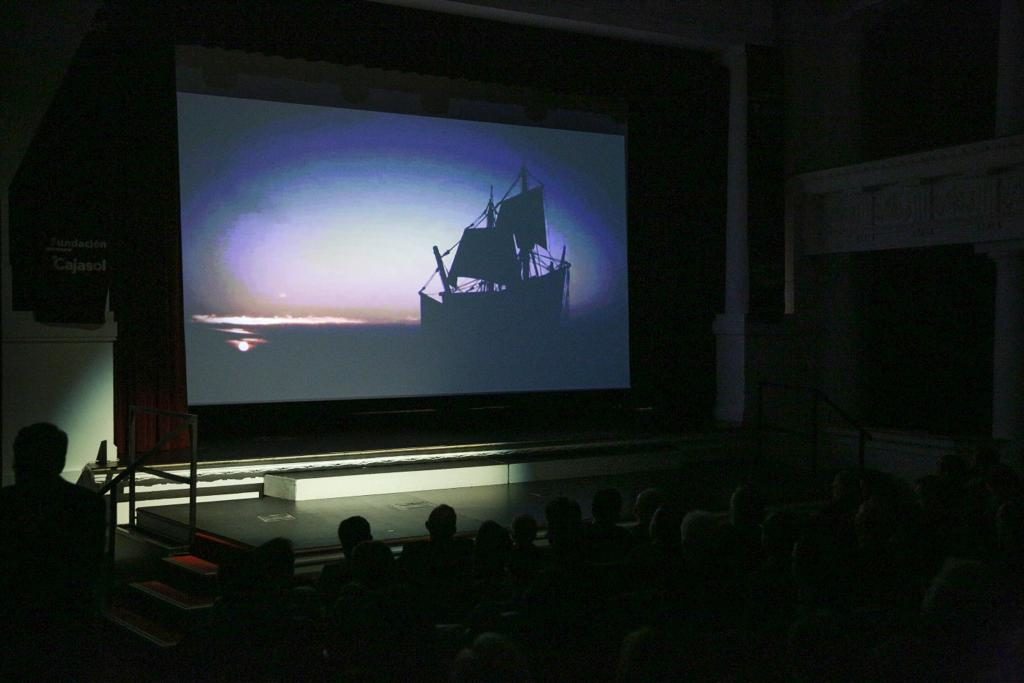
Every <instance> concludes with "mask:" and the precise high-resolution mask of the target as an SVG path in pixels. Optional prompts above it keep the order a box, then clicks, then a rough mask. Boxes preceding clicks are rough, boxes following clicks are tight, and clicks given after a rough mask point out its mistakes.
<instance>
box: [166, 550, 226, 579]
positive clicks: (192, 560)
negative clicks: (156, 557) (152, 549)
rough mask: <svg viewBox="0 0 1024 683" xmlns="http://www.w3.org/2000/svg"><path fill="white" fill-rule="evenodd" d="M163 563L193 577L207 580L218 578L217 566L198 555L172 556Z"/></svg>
mask: <svg viewBox="0 0 1024 683" xmlns="http://www.w3.org/2000/svg"><path fill="white" fill-rule="evenodd" d="M163 561H164V562H166V563H167V564H169V565H171V566H172V567H175V568H176V569H179V570H181V571H183V572H185V573H186V574H190V575H192V576H196V577H202V578H207V579H214V578H216V577H217V565H216V564H214V563H213V562H210V561H209V560H205V559H203V558H201V557H197V556H196V555H171V556H169V557H165V558H163Z"/></svg>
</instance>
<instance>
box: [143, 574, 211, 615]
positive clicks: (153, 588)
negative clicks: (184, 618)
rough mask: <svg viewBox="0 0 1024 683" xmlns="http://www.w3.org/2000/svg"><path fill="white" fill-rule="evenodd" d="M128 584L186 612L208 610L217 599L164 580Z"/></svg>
mask: <svg viewBox="0 0 1024 683" xmlns="http://www.w3.org/2000/svg"><path fill="white" fill-rule="evenodd" d="M128 585H129V586H130V587H131V588H132V589H133V590H136V591H139V592H141V593H145V594H146V595H148V596H150V597H152V598H155V599H157V600H159V601H160V602H163V603H166V604H168V605H171V606H172V607H176V608H177V609H179V610H184V611H186V612H195V611H202V610H207V609H209V608H211V607H213V603H214V602H215V601H216V600H215V598H212V597H209V596H204V595H195V594H193V593H189V592H186V591H183V590H180V589H178V588H175V587H174V586H171V585H168V584H166V583H164V582H163V581H137V582H134V583H130V584H128Z"/></svg>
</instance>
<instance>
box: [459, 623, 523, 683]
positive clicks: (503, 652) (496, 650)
mask: <svg viewBox="0 0 1024 683" xmlns="http://www.w3.org/2000/svg"><path fill="white" fill-rule="evenodd" d="M450 680H451V681H452V683H529V681H531V680H532V678H531V677H530V672H529V668H528V666H527V663H526V658H525V657H524V656H523V654H522V653H521V652H520V651H519V648H518V647H516V645H515V644H514V643H513V642H512V641H510V640H509V639H508V638H506V637H505V636H503V635H501V634H498V633H482V634H480V635H479V636H477V637H476V639H475V640H474V641H473V644H472V645H471V646H470V647H467V648H464V649H463V650H461V651H460V652H459V653H458V655H457V656H456V657H455V661H454V662H453V663H452V668H451V678H450Z"/></svg>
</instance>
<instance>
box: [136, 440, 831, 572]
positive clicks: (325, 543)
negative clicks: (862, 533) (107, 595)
mask: <svg viewBox="0 0 1024 683" xmlns="http://www.w3.org/2000/svg"><path fill="white" fill-rule="evenodd" d="M751 464H752V463H751V459H750V449H749V443H748V442H746V440H745V439H744V438H743V437H742V436H739V435H736V434H724V433H723V434H704V435H689V436H686V437H677V438H674V439H654V440H647V441H630V442H590V443H578V444H547V445H544V444H532V445H530V446H529V447H525V446H524V447H520V448H511V447H507V448H504V449H490V450H488V449H482V450H481V449H471V450H465V449H464V450H458V449H456V450H454V451H450V452H443V453H442V452H438V451H436V449H426V450H421V449H414V451H392V452H389V453H388V454H387V455H386V456H385V455H381V454H377V455H375V456H373V457H368V456H366V454H345V455H342V456H339V455H338V454H334V457H333V458H331V459H328V460H325V459H324V458H323V457H321V458H312V456H310V457H309V458H307V459H302V460H298V461H296V460H294V459H291V460H286V461H280V460H277V461H275V460H273V459H270V460H266V461H263V462H261V463H260V464H259V465H255V464H252V463H248V464H234V465H231V467H234V468H236V469H238V470H239V472H236V474H235V476H237V477H238V478H237V479H236V480H235V481H236V482H237V487H238V488H240V489H242V490H243V492H242V493H239V494H230V493H229V494H226V495H228V496H231V495H235V496H236V497H234V498H231V499H227V500H216V499H211V498H218V497H221V496H223V495H225V494H224V493H223V491H224V485H225V481H226V480H225V477H228V476H229V474H228V473H226V472H225V468H226V467H228V466H227V465H225V464H223V463H220V464H218V465H217V466H216V467H214V466H210V467H209V468H208V469H207V475H206V477H207V479H208V481H207V483H208V484H210V485H211V487H210V488H208V489H207V490H208V491H215V492H220V493H219V495H211V496H206V497H205V501H204V498H203V497H201V498H200V500H201V501H203V502H200V503H199V504H198V505H197V521H196V539H197V541H196V546H199V547H200V551H201V547H202V546H205V545H208V544H210V543H213V544H219V545H223V546H227V547H236V548H245V547H252V546H256V545H259V544H261V543H264V542H265V541H268V540H270V539H272V538H275V537H279V536H283V537H285V538H288V539H290V540H291V541H292V543H293V544H294V546H295V550H296V556H297V561H298V562H299V563H300V564H312V563H317V562H323V561H328V560H329V559H330V558H331V557H332V556H336V554H337V553H338V551H339V547H338V540H337V535H336V534H337V525H338V523H339V522H340V521H341V520H342V519H344V518H346V517H349V516H352V515H361V516H363V517H366V518H367V520H368V521H369V522H370V525H371V528H372V530H373V534H374V538H375V539H377V540H380V541H384V542H386V543H388V544H390V545H394V546H400V545H401V544H402V543H403V542H405V541H408V540H411V539H417V538H422V537H424V536H425V535H426V529H425V528H424V522H425V521H426V518H427V515H428V514H429V513H430V510H431V509H433V508H434V507H435V506H437V505H440V504H442V503H444V504H448V505H451V506H452V507H453V508H455V510H456V513H457V514H458V532H459V533H461V534H467V535H472V534H474V533H475V532H476V530H477V529H478V528H479V526H480V525H481V524H482V523H483V522H484V521H486V520H494V521H497V522H499V523H500V524H502V525H505V526H509V525H511V522H512V520H513V519H514V518H515V517H516V516H517V515H520V514H529V515H532V516H533V517H534V518H535V519H536V520H537V521H538V522H539V523H540V525H541V527H542V528H543V525H544V507H545V505H546V504H547V503H548V502H549V501H550V500H552V499H553V498H555V497H558V496H567V497H569V498H572V499H574V500H576V501H577V502H579V503H580V506H581V508H582V511H583V516H584V518H587V517H589V516H590V501H591V499H592V497H593V495H594V493H595V492H597V491H598V490H600V489H604V488H615V489H617V490H618V491H619V493H620V494H621V495H622V498H623V519H624V521H626V522H628V521H629V519H630V513H631V508H632V502H633V500H634V499H635V498H636V495H637V494H638V493H639V492H640V491H642V490H644V489H646V488H649V487H658V488H660V489H662V490H663V491H664V492H665V493H666V495H668V496H669V497H670V498H671V499H673V500H676V501H678V502H679V503H680V505H681V506H682V507H683V508H684V509H706V510H718V511H722V510H725V509H727V507H728V502H729V496H730V494H731V492H732V490H733V489H734V488H735V487H736V485H737V484H739V483H740V482H743V481H749V480H750V478H751V475H752V470H751ZM257 466H258V467H259V468H260V471H259V472H254V471H253V470H252V469H251V468H254V467H257ZM779 467H781V466H779ZM770 469H772V468H768V469H766V468H765V467H763V466H762V468H761V474H762V475H767V476H769V477H770V478H771V479H773V480H774V483H773V484H772V487H771V491H772V493H771V496H772V497H771V498H770V499H769V500H768V502H769V503H770V504H788V503H793V502H799V501H806V500H808V499H814V498H819V497H824V493H823V492H827V489H826V488H821V481H818V480H817V479H815V480H811V479H809V478H808V477H806V476H799V473H797V472H794V471H792V470H791V468H787V469H786V471H785V472H782V471H778V472H774V473H772V472H769V470H770ZM214 471H215V472H216V474H210V473H209V472H214ZM481 472H483V473H485V474H486V476H485V477H483V478H481V475H480V474H474V473H481ZM495 474H497V475H499V476H497V477H495V476H494V475H495ZM395 477H400V478H401V479H395ZM258 479H262V480H263V483H262V484H261V485H257V484H255V483H254V482H255V481H256V480H258ZM281 479H284V480H288V482H290V483H289V484H288V485H287V486H284V485H281V484H280V483H277V484H275V483H274V481H276V480H281ZM481 479H483V480H485V481H493V482H495V483H485V484H482V485H481V484H479V483H477V482H479V481H481ZM310 481H311V482H313V484H315V485H316V486H319V487H320V489H317V490H316V491H314V492H313V494H311V495H312V497H311V498H308V499H302V495H301V491H302V490H303V489H301V486H303V482H310ZM432 481H433V482H436V481H446V482H450V483H449V484H448V485H445V486H436V485H434V486H431V485H423V486H417V485H416V484H417V483H418V482H424V483H429V482H432ZM389 487H390V489H389ZM360 489H361V490H363V491H366V494H363V495H359V494H357V495H332V494H331V493H330V491H331V490H334V491H335V492H337V491H343V490H349V491H351V490H356V491H358V490H360ZM271 490H273V491H276V492H277V493H276V495H268V491H271ZM318 491H319V493H318ZM165 495H167V494H165ZM172 495H173V494H172ZM145 502H146V503H147V504H146V506H145V507H139V508H138V510H137V527H136V529H137V530H139V531H142V532H145V533H148V534H152V535H155V536H157V537H160V538H163V539H167V540H168V541H170V542H176V543H179V544H182V545H184V544H185V543H187V541H188V536H189V529H188V512H189V509H188V505H187V504H185V503H184V501H182V500H181V498H180V494H178V495H177V496H175V497H171V498H163V499H159V498H158V499H151V500H148V501H145Z"/></svg>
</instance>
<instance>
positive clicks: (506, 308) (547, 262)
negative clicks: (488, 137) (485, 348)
mask: <svg viewBox="0 0 1024 683" xmlns="http://www.w3.org/2000/svg"><path fill="white" fill-rule="evenodd" d="M529 177H530V176H529V173H528V172H527V170H526V167H525V166H523V168H522V169H521V170H520V172H519V174H518V176H517V177H516V180H515V181H513V183H512V185H511V186H510V187H509V189H508V192H506V193H505V196H504V197H503V198H502V199H501V200H500V201H498V202H497V203H495V201H494V188H493V187H492V188H491V196H490V198H489V199H488V201H487V207H486V208H485V209H484V211H483V213H481V214H480V216H479V217H477V219H476V220H475V221H474V222H473V223H471V224H470V225H469V226H468V227H466V228H465V229H464V230H463V232H462V238H461V239H460V240H459V241H458V242H457V243H456V244H455V245H454V246H452V247H451V248H450V249H448V250H447V251H445V252H444V253H443V254H442V253H441V251H440V250H439V249H438V248H437V246H435V247H434V259H435V261H436V263H437V269H436V270H435V271H434V274H433V275H431V279H430V280H429V281H428V282H427V285H424V286H423V287H422V288H420V291H419V295H420V326H421V328H422V329H424V330H426V331H428V332H432V333H442V334H458V333H459V332H460V331H461V332H465V331H474V332H486V333H494V332H506V333H515V332H529V331H531V330H537V329H548V330H550V329H553V328H555V327H557V326H558V325H559V323H560V322H561V321H562V320H563V319H564V318H565V317H566V316H567V314H568V307H569V269H570V266H571V264H570V263H569V262H568V261H566V260H565V251H566V248H565V245H563V246H562V253H561V255H560V257H558V258H555V257H554V256H553V255H552V254H551V253H549V252H548V239H547V222H546V220H545V216H544V186H543V184H540V183H537V184H536V185H534V186H533V187H531V186H530V185H529V180H528V178H529ZM517 185H518V186H519V192H518V193H516V194H512V192H513V190H514V189H515V188H516V186H517ZM453 250H454V251H455V254H454V256H453V258H452V263H451V266H450V267H449V266H446V264H445V260H444V259H445V257H446V256H448V255H449V254H451V252H452V251H453ZM434 275H439V276H440V280H441V285H442V287H443V290H442V291H440V292H437V293H436V295H434V294H431V293H427V291H426V288H427V286H428V285H429V284H430V282H431V281H433V278H434Z"/></svg>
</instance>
